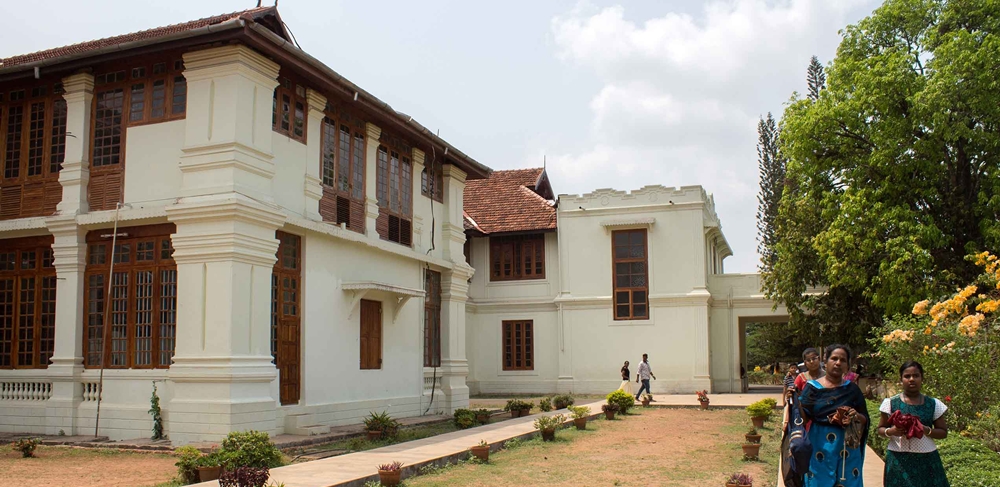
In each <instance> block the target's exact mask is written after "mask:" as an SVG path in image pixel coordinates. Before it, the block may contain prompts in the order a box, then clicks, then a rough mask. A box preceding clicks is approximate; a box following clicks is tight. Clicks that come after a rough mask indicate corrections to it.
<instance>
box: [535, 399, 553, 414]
mask: <svg viewBox="0 0 1000 487" xmlns="http://www.w3.org/2000/svg"><path fill="white" fill-rule="evenodd" d="M538 410H539V411H541V412H543V413H547V412H549V411H551V410H552V399H551V398H548V397H543V398H542V399H541V400H539V401H538Z"/></svg>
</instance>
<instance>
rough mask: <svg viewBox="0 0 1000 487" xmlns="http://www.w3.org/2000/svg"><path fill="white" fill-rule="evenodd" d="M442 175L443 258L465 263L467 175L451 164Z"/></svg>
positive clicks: (445, 167)
mask: <svg viewBox="0 0 1000 487" xmlns="http://www.w3.org/2000/svg"><path fill="white" fill-rule="evenodd" d="M442 173H443V179H444V218H443V220H444V221H443V222H442V223H441V241H442V242H441V243H442V244H443V245H442V249H443V250H444V252H443V257H444V259H445V260H450V261H452V262H455V263H459V262H462V263H464V262H465V226H464V225H463V221H462V208H463V205H464V196H463V195H464V194H465V177H466V174H465V172H464V171H462V170H461V169H459V168H458V167H455V166H453V165H451V164H445V165H444V170H443V171H442Z"/></svg>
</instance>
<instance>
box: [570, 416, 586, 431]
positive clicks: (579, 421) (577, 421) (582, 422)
mask: <svg viewBox="0 0 1000 487" xmlns="http://www.w3.org/2000/svg"><path fill="white" fill-rule="evenodd" d="M573 425H574V426H576V429H578V430H585V429H587V418H573Z"/></svg>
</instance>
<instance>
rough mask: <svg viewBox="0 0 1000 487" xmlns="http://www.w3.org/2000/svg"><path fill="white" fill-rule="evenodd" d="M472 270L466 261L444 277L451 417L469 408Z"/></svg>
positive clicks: (444, 361) (445, 379)
mask: <svg viewBox="0 0 1000 487" xmlns="http://www.w3.org/2000/svg"><path fill="white" fill-rule="evenodd" d="M473 272H474V271H473V269H472V268H471V267H469V266H468V265H466V264H465V263H464V261H463V262H462V264H461V265H458V266H456V267H455V268H454V269H453V270H451V271H447V272H445V273H444V274H443V275H442V276H441V277H442V279H441V391H442V392H443V393H444V397H445V400H444V403H443V404H444V407H445V408H446V411H447V412H448V413H452V412H454V411H455V409H458V408H467V407H468V405H469V387H468V386H467V385H466V378H467V377H468V375H469V361H468V358H467V357H466V354H465V303H466V301H468V292H469V282H468V281H469V278H471V277H472V274H473Z"/></svg>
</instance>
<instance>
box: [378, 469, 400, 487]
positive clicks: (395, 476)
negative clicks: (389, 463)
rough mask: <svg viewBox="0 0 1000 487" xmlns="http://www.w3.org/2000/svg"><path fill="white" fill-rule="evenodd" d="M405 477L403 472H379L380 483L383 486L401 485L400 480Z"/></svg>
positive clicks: (393, 486)
mask: <svg viewBox="0 0 1000 487" xmlns="http://www.w3.org/2000/svg"><path fill="white" fill-rule="evenodd" d="M402 476H403V471H402V470H379V471H378V481H379V482H381V483H382V485H385V486H388V487H395V486H397V485H399V482H400V479H401V477H402Z"/></svg>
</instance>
